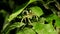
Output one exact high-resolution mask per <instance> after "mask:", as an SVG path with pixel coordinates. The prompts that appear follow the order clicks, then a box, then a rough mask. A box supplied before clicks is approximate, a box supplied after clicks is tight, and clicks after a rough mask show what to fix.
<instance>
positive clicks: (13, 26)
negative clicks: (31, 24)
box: [3, 22, 25, 34]
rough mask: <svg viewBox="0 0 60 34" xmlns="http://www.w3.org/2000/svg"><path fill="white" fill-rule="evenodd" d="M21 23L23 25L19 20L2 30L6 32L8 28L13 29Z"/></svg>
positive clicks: (5, 33) (6, 33)
mask: <svg viewBox="0 0 60 34" xmlns="http://www.w3.org/2000/svg"><path fill="white" fill-rule="evenodd" d="M22 25H25V24H24V23H20V22H16V23H14V24H12V25H10V26H8V27H6V28H5V30H3V33H4V34H8V33H9V31H10V30H12V29H15V28H19V27H21V26H22Z"/></svg>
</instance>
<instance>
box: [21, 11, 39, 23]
mask: <svg viewBox="0 0 60 34" xmlns="http://www.w3.org/2000/svg"><path fill="white" fill-rule="evenodd" d="M25 12H26V15H24V16H23V17H22V20H21V22H23V20H25V22H26V18H27V19H28V22H29V23H30V24H31V21H30V19H32V17H33V16H36V15H35V14H34V13H33V12H32V11H31V10H29V11H28V10H24V11H23V12H22V14H24V13H25ZM36 19H37V20H38V18H37V16H36Z"/></svg>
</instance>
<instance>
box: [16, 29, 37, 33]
mask: <svg viewBox="0 0 60 34" xmlns="http://www.w3.org/2000/svg"><path fill="white" fill-rule="evenodd" d="M16 34H36V33H35V32H34V31H33V30H32V29H31V28H24V29H23V30H20V31H19V32H17V33H16Z"/></svg>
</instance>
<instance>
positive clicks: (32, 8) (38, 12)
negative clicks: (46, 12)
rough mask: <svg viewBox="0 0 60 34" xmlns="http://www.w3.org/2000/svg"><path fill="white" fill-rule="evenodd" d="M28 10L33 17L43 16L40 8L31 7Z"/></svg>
mask: <svg viewBox="0 0 60 34" xmlns="http://www.w3.org/2000/svg"><path fill="white" fill-rule="evenodd" d="M30 9H31V10H32V12H33V13H34V14H35V15H37V16H41V15H43V11H42V9H41V8H40V7H38V6H34V7H31V8H30Z"/></svg>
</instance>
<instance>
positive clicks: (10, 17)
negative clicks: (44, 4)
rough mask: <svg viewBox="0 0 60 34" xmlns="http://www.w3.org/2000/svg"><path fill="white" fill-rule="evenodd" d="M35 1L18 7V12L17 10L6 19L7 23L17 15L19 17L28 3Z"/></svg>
mask: <svg viewBox="0 0 60 34" xmlns="http://www.w3.org/2000/svg"><path fill="white" fill-rule="evenodd" d="M34 1H36V0H33V1H32V0H30V1H29V2H27V3H25V4H23V5H21V6H19V7H18V9H19V10H17V11H16V12H15V13H12V14H11V15H10V16H9V18H8V21H9V22H10V21H11V20H13V19H14V18H15V17H17V15H19V14H20V13H21V12H22V11H23V10H24V9H25V8H26V7H27V6H28V5H29V4H30V3H32V2H34Z"/></svg>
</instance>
